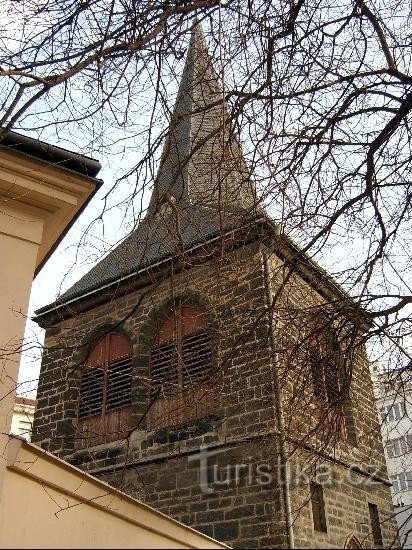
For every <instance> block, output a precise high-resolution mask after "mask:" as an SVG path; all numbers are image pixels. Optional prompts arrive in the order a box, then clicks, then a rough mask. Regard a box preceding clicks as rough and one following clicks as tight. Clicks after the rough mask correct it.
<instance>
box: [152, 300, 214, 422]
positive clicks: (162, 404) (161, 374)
mask: <svg viewBox="0 0 412 550" xmlns="http://www.w3.org/2000/svg"><path fill="white" fill-rule="evenodd" d="M211 366H212V346H211V335H210V328H209V323H208V320H207V317H206V315H205V313H204V312H203V311H202V310H200V309H199V308H197V307H194V306H191V305H186V304H183V303H182V302H178V303H176V304H175V306H174V309H173V312H172V313H171V315H169V316H168V317H167V318H166V319H165V320H164V321H163V322H162V324H161V326H160V327H159V328H158V330H157V331H156V332H155V333H154V335H153V338H152V342H151V354H150V381H151V386H150V402H151V403H150V409H149V413H148V428H149V429H156V428H159V427H161V426H172V425H176V424H179V423H182V422H185V421H188V420H193V419H195V418H201V417H203V416H207V415H208V414H210V413H211V412H212V411H213V410H214V395H213V391H212V387H211V385H210V380H208V378H209V374H210V369H211Z"/></svg>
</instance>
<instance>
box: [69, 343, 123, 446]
mask: <svg viewBox="0 0 412 550" xmlns="http://www.w3.org/2000/svg"><path fill="white" fill-rule="evenodd" d="M131 387H132V347H131V345H130V342H129V341H128V340H127V339H126V338H125V337H124V336H122V335H121V334H117V333H115V332H111V333H109V334H107V335H106V336H104V337H103V338H102V339H101V340H99V342H97V344H96V345H95V346H94V348H93V350H92V351H91V353H90V354H89V357H88V358H87V361H86V363H85V365H84V367H83V369H82V374H81V380H80V399H79V412H78V424H77V438H76V441H77V445H76V446H77V447H78V448H81V447H84V446H88V445H98V444H100V443H106V442H109V441H115V440H117V439H120V438H121V437H124V436H126V435H127V433H128V430H129V429H130V425H131Z"/></svg>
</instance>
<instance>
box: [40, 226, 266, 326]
mask: <svg viewBox="0 0 412 550" xmlns="http://www.w3.org/2000/svg"><path fill="white" fill-rule="evenodd" d="M265 221H267V220H266V218H259V219H257V220H253V221H252V222H250V223H248V224H246V225H245V226H242V227H240V228H234V229H231V230H229V231H227V232H226V233H224V234H223V235H217V236H216V237H212V238H211V239H208V240H207V241H202V242H200V243H198V244H195V245H194V246H192V247H191V248H188V249H187V250H185V253H187V254H191V253H192V252H195V251H196V250H198V249H199V248H202V247H203V246H205V245H206V244H210V243H213V242H215V241H218V240H219V239H221V238H222V236H223V237H227V236H228V235H230V234H232V233H234V232H235V231H239V230H241V229H244V228H247V227H250V226H254V225H256V224H257V223H260V222H265ZM173 258H174V256H167V257H166V258H164V259H163V260H159V261H158V262H156V263H153V264H150V265H148V266H145V267H142V268H141V269H139V270H137V271H132V272H131V273H129V274H128V275H124V276H123V277H118V278H117V279H115V280H114V281H110V282H108V283H106V284H105V285H103V286H99V287H97V288H95V289H93V290H89V291H88V292H85V293H83V294H81V295H80V296H74V297H73V298H71V299H69V300H67V301H65V302H62V303H61V304H58V305H50V306H45V307H44V308H41V309H38V310H37V311H36V312H35V314H36V317H43V316H44V315H47V314H48V313H52V312H53V311H57V310H59V309H61V308H64V307H67V306H69V305H70V304H73V303H74V302H78V301H79V300H83V299H84V298H88V297H89V296H93V295H95V294H97V293H98V292H101V291H103V290H106V289H108V288H110V287H112V286H114V285H119V284H121V283H123V282H124V281H127V280H129V279H131V278H133V277H136V276H139V275H141V274H142V273H145V272H146V271H149V269H155V268H157V267H159V266H162V265H164V264H166V263H167V262H170V261H172V260H173Z"/></svg>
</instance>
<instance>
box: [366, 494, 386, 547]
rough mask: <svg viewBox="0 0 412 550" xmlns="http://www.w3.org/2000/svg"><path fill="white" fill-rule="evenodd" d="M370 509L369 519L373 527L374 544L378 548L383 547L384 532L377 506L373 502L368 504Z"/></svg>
mask: <svg viewBox="0 0 412 550" xmlns="http://www.w3.org/2000/svg"><path fill="white" fill-rule="evenodd" d="M368 507H369V517H370V520H371V527H372V536H373V543H374V544H376V545H377V546H382V545H383V541H382V531H381V522H380V521H379V511H378V507H377V505H376V504H372V503H371V502H368Z"/></svg>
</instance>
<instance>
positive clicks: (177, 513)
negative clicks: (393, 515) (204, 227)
mask: <svg viewBox="0 0 412 550" xmlns="http://www.w3.org/2000/svg"><path fill="white" fill-rule="evenodd" d="M274 284H275V285H276V282H275V283H274ZM293 284H295V283H293ZM305 284H306V283H305ZM290 292H292V290H291V291H290ZM289 294H290V293H289ZM179 297H182V298H185V299H187V300H188V301H189V303H192V304H194V305H198V306H200V307H202V308H203V309H204V310H205V311H206V312H207V315H208V317H209V324H210V327H211V331H212V345H213V354H214V356H213V390H214V399H215V402H216V407H215V410H214V412H213V414H211V415H210V416H208V417H206V418H201V419H197V420H194V421H190V422H186V423H185V424H181V425H179V426H175V427H169V428H167V429H166V428H161V429H158V430H156V431H153V432H150V431H147V430H146V429H145V423H144V420H142V415H144V413H145V410H146V408H147V403H148V395H147V389H146V387H147V386H145V385H144V384H143V382H142V381H143V380H144V379H145V378H147V377H148V376H149V357H150V341H151V335H152V334H153V331H154V330H155V327H156V324H157V321H158V320H159V319H161V318H162V317H164V316H165V315H166V312H167V311H168V309H169V308H170V305H171V303H173V300H174V299H176V298H179ZM296 297H297V298H298V297H299V300H301V302H300V304H301V305H304V304H305V299H303V301H302V293H301V290H299V291H296ZM110 327H116V330H119V331H121V332H123V333H124V334H126V335H127V336H128V338H129V339H130V341H131V343H132V346H133V354H134V363H133V388H132V415H133V426H136V428H135V429H134V430H132V432H131V433H130V435H129V437H128V438H127V439H123V440H120V441H117V442H113V443H110V444H106V445H99V446H95V447H90V448H88V449H83V450H78V451H76V450H75V437H76V422H77V410H78V399H79V381H80V371H81V366H82V364H83V362H84V360H85V358H86V357H87V354H88V352H89V350H90V346H91V345H92V344H93V342H95V341H96V339H97V338H98V337H99V335H100V334H102V333H103V332H104V331H105V330H108V329H109V328H110ZM45 347H46V350H45V353H44V357H43V363H42V370H41V375H40V380H39V389H38V405H37V411H36V416H35V421H34V427H33V441H34V442H36V443H38V444H40V445H41V446H42V447H43V448H45V449H47V450H50V451H51V452H54V453H57V454H58V455H59V456H61V457H63V458H65V459H67V460H69V461H70V462H71V463H72V464H74V465H76V466H78V467H80V468H83V469H85V470H86V471H88V472H90V473H92V474H94V475H96V476H98V477H99V478H101V479H104V480H106V481H108V482H109V483H112V484H113V485H116V486H118V487H120V488H122V489H123V490H125V491H126V492H128V493H130V494H132V495H134V496H136V497H138V498H141V499H143V500H144V501H146V502H147V503H148V504H151V505H152V506H154V507H155V508H157V509H159V510H161V511H162V512H165V513H166V514H168V515H171V516H173V517H175V518H177V519H178V520H180V521H182V522H183V523H186V524H188V525H191V526H193V527H195V528H197V529H199V530H201V531H203V532H205V533H207V534H208V535H211V536H213V537H215V538H217V539H219V540H222V541H225V542H227V543H228V544H229V545H231V546H234V547H239V548H240V547H244V548H247V547H259V548H263V547H285V546H286V545H287V541H286V538H285V522H284V508H283V504H282V503H283V500H282V491H281V489H280V487H279V483H278V479H277V476H278V469H277V456H278V434H277V431H276V429H277V424H276V420H275V405H276V402H275V396H274V394H273V380H272V375H271V365H272V357H271V353H270V347H269V345H268V320H267V312H266V301H265V280H264V274H263V265H262V259H261V254H260V252H259V249H258V245H257V244H250V245H248V246H245V247H243V248H242V249H238V250H236V251H232V252H230V253H227V254H225V255H224V259H223V260H222V259H218V258H215V259H213V260H211V261H209V262H208V263H202V262H199V263H198V264H197V265H195V264H194V265H193V266H191V267H187V268H185V269H184V270H183V271H181V272H179V273H176V274H175V275H174V276H172V277H168V278H165V279H164V280H161V281H160V282H159V281H155V280H154V281H153V284H152V285H151V286H149V287H146V288H145V289H143V290H140V291H134V292H131V293H130V294H126V295H122V296H120V297H117V298H116V297H113V296H111V297H110V300H109V301H108V302H107V303H105V304H103V305H99V306H97V307H95V308H94V309H91V310H89V311H86V312H84V313H79V314H76V315H75V316H74V317H72V318H70V319H67V320H62V321H61V322H59V323H56V324H55V325H53V326H52V327H49V328H48V330H47V333H46V342H45ZM365 369H367V361H366V357H361V355H360V356H359V360H357V361H356V367H355V369H354V378H353V387H352V394H353V395H352V398H353V402H354V403H355V408H357V410H359V412H357V413H356V416H355V425H356V426H355V429H356V430H357V432H358V433H359V434H361V436H362V437H360V438H359V442H360V443H358V444H357V446H354V445H346V444H344V445H342V449H341V450H340V451H339V453H340V454H339V458H340V461H341V462H340V463H339V465H338V464H337V463H336V460H335V458H333V457H329V458H328V459H327V460H326V459H325V460H324V462H326V463H327V464H329V465H331V467H333V468H336V469H338V470H342V471H343V472H347V471H349V470H348V468H347V467H346V466H344V465H342V464H346V463H347V464H348V465H349V464H350V463H351V462H352V460H353V459H354V457H356V456H357V455H356V453H358V456H357V459H358V461H359V463H360V465H361V467H362V468H363V469H365V472H367V471H368V470H367V469H368V466H369V465H370V463H371V462H370V461H371V460H372V459H373V460H374V463H376V464H377V471H379V473H380V474H382V475H383V476H385V468H384V466H383V463H382V456H383V452H382V448H381V444H380V443H379V442H378V440H377V437H376V435H375V434H374V433H372V430H371V428H374V427H375V426H376V424H377V418H376V411H375V410H374V406H373V402H372V392H371V391H370V389H369V386H368V384H369V382H368V380H369V375H366V370H365ZM365 376H366V378H365ZM296 412H297V414H299V411H296ZM291 448H292V447H291ZM357 449H358V450H357ZM359 449H360V450H359ZM366 454H367V455H368V459H366V458H365V456H366ZM302 460H303V462H305V461H306V462H309V461H310V460H311V458H310V457H309V455H308V456H307V457H304V458H303V459H302V455H300V456H299V460H297V462H299V461H300V462H299V464H301V462H302ZM345 461H346V462H345ZM341 478H342V479H343V478H344V476H341ZM342 479H341V480H340V481H339V483H338V482H336V483H335V484H334V485H331V486H328V487H326V488H325V501H326V512H327V517H328V533H327V535H326V536H325V535H323V534H322V535H321V536H319V534H318V533H315V532H314V531H313V527H312V520H311V512H310V505H309V503H308V502H307V491H308V483H307V480H304V481H302V479H301V477H299V479H298V480H296V484H295V485H294V486H293V488H292V499H293V511H294V514H295V515H296V517H297V519H296V523H295V536H296V538H297V541H298V543H299V545H300V546H302V547H318V546H319V545H321V546H323V547H336V548H339V547H342V546H343V544H344V541H345V540H346V537H347V536H348V535H349V534H350V533H355V534H357V536H358V538H360V537H362V538H363V539H365V544H366V546H369V547H372V546H373V544H372V543H371V541H370V537H369V538H367V535H368V532H369V531H370V521H369V519H368V517H367V514H368V506H367V502H373V503H376V504H378V506H379V510H380V513H381V514H382V515H383V516H385V517H386V516H387V515H388V514H389V513H390V509H391V500H390V493H389V488H388V487H387V486H386V485H385V484H383V483H379V482H373V483H372V482H371V483H369V484H366V483H364V481H365V480H366V479H367V478H366V476H365V475H364V474H356V475H355V474H354V478H351V479H346V478H344V480H343V481H342ZM368 529H369V531H368V532H367V530H368ZM393 529H394V528H393V524H392V523H391V522H386V524H384V529H383V532H384V536H385V544H389V540H390V538H391V537H392V538H393V537H394V530H393ZM365 537H366V538H365Z"/></svg>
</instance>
